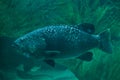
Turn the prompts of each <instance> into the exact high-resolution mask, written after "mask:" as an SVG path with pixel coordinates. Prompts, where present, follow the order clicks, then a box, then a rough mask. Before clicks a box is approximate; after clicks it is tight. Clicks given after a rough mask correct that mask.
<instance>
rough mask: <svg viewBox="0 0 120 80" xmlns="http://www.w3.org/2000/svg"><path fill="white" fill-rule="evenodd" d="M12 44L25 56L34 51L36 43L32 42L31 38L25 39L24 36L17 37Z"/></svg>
mask: <svg viewBox="0 0 120 80" xmlns="http://www.w3.org/2000/svg"><path fill="white" fill-rule="evenodd" d="M12 46H13V47H14V48H15V49H16V50H17V51H18V52H19V53H22V54H23V55H25V56H29V55H30V54H33V53H34V52H35V51H36V49H37V48H36V47H37V46H36V45H35V44H34V43H33V40H32V39H26V38H24V37H21V38H18V39H17V40H15V41H14V43H13V44H12Z"/></svg>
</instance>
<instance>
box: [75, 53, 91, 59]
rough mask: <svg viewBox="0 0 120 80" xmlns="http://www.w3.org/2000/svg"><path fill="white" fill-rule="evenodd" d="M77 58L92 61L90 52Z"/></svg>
mask: <svg viewBox="0 0 120 80" xmlns="http://www.w3.org/2000/svg"><path fill="white" fill-rule="evenodd" d="M77 58H78V59H80V60H84V61H91V60H92V59H93V53H92V52H86V53H84V54H82V55H80V56H79V57H77Z"/></svg>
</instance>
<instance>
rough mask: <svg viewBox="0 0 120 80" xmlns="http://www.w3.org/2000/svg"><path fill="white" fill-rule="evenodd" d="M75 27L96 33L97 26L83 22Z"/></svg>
mask: <svg viewBox="0 0 120 80" xmlns="http://www.w3.org/2000/svg"><path fill="white" fill-rule="evenodd" d="M75 28H77V29H80V30H82V31H84V32H86V33H89V34H94V33H95V26H94V25H93V24H91V23H82V24H78V25H76V26H75Z"/></svg>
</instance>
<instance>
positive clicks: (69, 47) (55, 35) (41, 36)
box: [14, 25, 112, 59]
mask: <svg viewBox="0 0 120 80" xmlns="http://www.w3.org/2000/svg"><path fill="white" fill-rule="evenodd" d="M109 33H110V31H109V30H106V31H103V32H102V33H100V34H99V35H93V34H89V33H86V32H84V31H82V30H80V29H77V28H75V27H70V26H67V25H60V26H47V27H43V28H40V29H37V30H34V31H32V32H30V33H28V34H26V35H24V36H22V37H20V38H18V39H17V40H15V42H14V45H15V46H16V47H17V49H19V50H21V51H22V52H25V55H28V56H29V57H30V56H33V57H36V58H40V59H67V58H75V57H79V56H80V55H82V54H84V53H85V52H87V51H88V50H90V49H93V48H100V49H102V50H103V51H105V52H108V53H111V52H112V48H111V43H110V36H109ZM104 44H106V45H104ZM104 46H106V47H108V48H106V49H105V48H104Z"/></svg>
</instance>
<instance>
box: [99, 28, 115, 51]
mask: <svg viewBox="0 0 120 80" xmlns="http://www.w3.org/2000/svg"><path fill="white" fill-rule="evenodd" d="M99 38H100V39H99V42H100V44H99V48H100V49H101V50H102V51H104V52H107V53H112V52H113V48H112V43H111V34H110V29H107V30H105V31H103V32H101V33H100V34H99Z"/></svg>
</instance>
